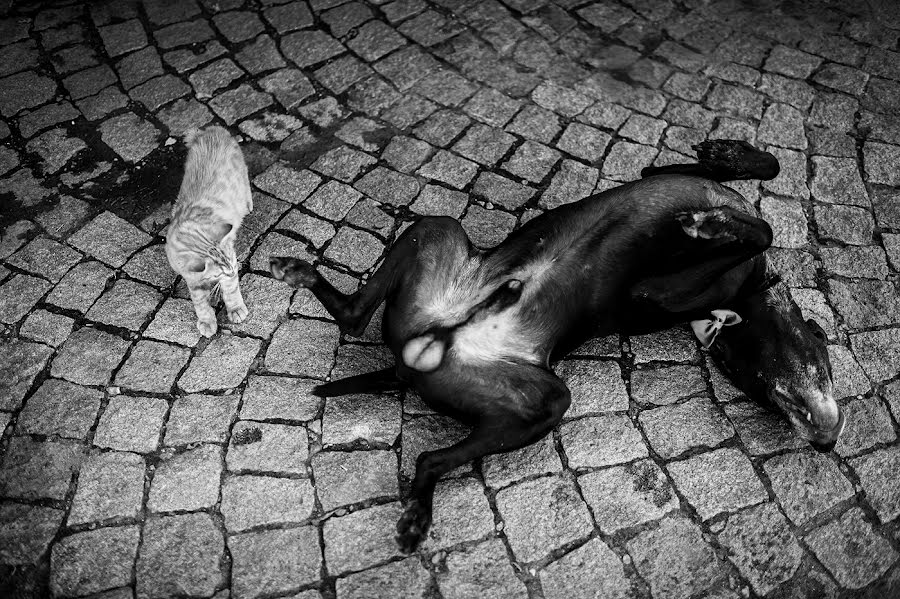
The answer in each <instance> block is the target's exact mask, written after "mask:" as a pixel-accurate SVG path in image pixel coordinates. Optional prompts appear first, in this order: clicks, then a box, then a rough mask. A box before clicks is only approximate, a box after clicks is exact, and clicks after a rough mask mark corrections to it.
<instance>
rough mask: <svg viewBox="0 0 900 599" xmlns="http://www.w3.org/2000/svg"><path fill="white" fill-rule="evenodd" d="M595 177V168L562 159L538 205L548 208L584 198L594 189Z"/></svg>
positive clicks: (596, 174)
mask: <svg viewBox="0 0 900 599" xmlns="http://www.w3.org/2000/svg"><path fill="white" fill-rule="evenodd" d="M597 178H598V171H597V169H595V168H593V167H590V166H585V165H583V164H581V163H580V162H576V161H574V160H567V159H563V161H562V164H561V165H560V168H559V170H558V171H557V172H556V174H555V175H554V176H553V179H552V180H551V181H550V185H549V186H548V187H547V189H546V191H544V193H543V194H542V195H541V199H540V201H539V202H538V205H539V206H540V207H542V208H547V209H550V208H556V207H558V206H561V205H563V204H568V203H571V202H577V201H578V200H581V199H583V198H586V197H588V196H589V195H591V193H592V192H593V191H594V185H595V184H596V182H597Z"/></svg>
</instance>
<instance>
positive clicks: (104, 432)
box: [94, 395, 169, 453]
mask: <svg viewBox="0 0 900 599" xmlns="http://www.w3.org/2000/svg"><path fill="white" fill-rule="evenodd" d="M168 410H169V404H168V403H167V402H166V401H165V400H163V399H159V398H154V397H130V396H127V395H117V396H115V397H112V398H111V399H110V400H109V403H108V404H107V406H106V409H105V410H104V411H103V414H102V415H101V416H100V420H99V422H98V424H97V430H96V432H95V433H94V445H95V446H97V447H105V448H109V449H116V450H119V451H133V452H136V453H150V452H152V451H154V450H155V449H156V447H157V445H158V444H159V436H160V432H161V431H162V427H163V421H164V419H165V416H166V413H167V412H168Z"/></svg>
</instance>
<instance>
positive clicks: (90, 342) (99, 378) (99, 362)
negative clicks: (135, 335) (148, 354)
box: [50, 327, 130, 385]
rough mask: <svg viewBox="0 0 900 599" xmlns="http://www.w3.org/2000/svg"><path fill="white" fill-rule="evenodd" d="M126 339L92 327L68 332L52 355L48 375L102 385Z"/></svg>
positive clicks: (124, 347)
mask: <svg viewBox="0 0 900 599" xmlns="http://www.w3.org/2000/svg"><path fill="white" fill-rule="evenodd" d="M129 345H130V343H129V342H128V341H126V340H124V339H122V338H120V337H117V336H115V335H111V334H109V333H106V332H104V331H100V330H98V329H95V328H92V327H83V328H80V329H78V330H77V331H75V332H74V333H72V335H70V336H69V338H68V339H67V340H66V342H65V343H63V345H62V347H60V348H59V351H58V353H57V354H56V357H55V358H54V359H53V366H52V367H51V370H50V374H51V376H54V377H58V378H63V379H66V380H69V381H72V382H73V383H79V384H82V385H105V384H107V383H108V382H109V380H110V378H111V376H112V372H113V370H115V368H116V367H117V366H118V365H119V363H120V362H121V361H122V358H123V357H125V352H126V351H128V347H129Z"/></svg>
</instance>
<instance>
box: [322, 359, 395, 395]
mask: <svg viewBox="0 0 900 599" xmlns="http://www.w3.org/2000/svg"><path fill="white" fill-rule="evenodd" d="M404 387H405V385H404V384H403V381H401V380H400V378H399V377H398V376H397V368H396V367H395V366H391V367H390V368H384V369H383V370H375V371H374V372H366V373H365V374H357V375H356V376H348V377H347V378H344V379H339V380H337V381H332V382H330V383H324V384H322V385H316V386H315V387H313V390H312V392H313V395H317V396H319V397H337V396H338V395H349V394H351V393H382V392H384V391H398V390H400V389H403V388H404Z"/></svg>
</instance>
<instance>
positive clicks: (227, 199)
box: [166, 127, 253, 337]
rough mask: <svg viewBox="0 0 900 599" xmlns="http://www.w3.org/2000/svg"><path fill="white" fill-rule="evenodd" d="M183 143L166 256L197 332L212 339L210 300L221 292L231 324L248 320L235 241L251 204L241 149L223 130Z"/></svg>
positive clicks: (209, 130)
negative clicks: (178, 279)
mask: <svg viewBox="0 0 900 599" xmlns="http://www.w3.org/2000/svg"><path fill="white" fill-rule="evenodd" d="M185 142H186V143H187V146H188V148H189V149H188V155H187V161H186V162H185V166H184V179H183V180H182V182H181V189H180V190H179V192H178V201H176V202H175V208H174V209H173V210H172V221H171V223H170V224H169V229H168V232H167V234H166V256H167V257H168V258H169V264H171V265H172V268H173V269H174V270H175V272H177V273H178V274H179V275H181V276H182V277H183V278H184V280H185V282H186V283H187V286H188V289H189V290H190V292H191V300H192V301H193V303H194V309H195V310H196V312H197V329H199V331H200V333H201V334H203V335H204V336H206V337H211V336H212V335H213V334H214V333H215V332H216V329H217V328H218V327H217V324H216V314H215V311H214V310H213V308H212V306H211V305H210V297H211V295H212V296H215V293H216V292H218V291H220V292H221V294H222V299H223V300H224V301H225V307H226V309H227V310H228V318H229V320H231V322H241V321H243V320H244V318H246V317H247V314H248V310H247V306H246V305H245V304H244V298H243V297H242V296H241V290H240V287H239V281H238V263H237V257H236V256H235V252H234V240H235V237H236V236H237V232H238V229H239V228H240V226H241V222H242V221H243V220H244V217H245V216H247V214H249V213H250V211H251V210H253V198H252V196H251V194H250V180H249V178H248V176H247V165H246V163H245V162H244V156H243V154H242V153H241V148H240V146H238V144H237V141H235V140H234V138H232V137H231V135H229V134H228V132H227V131H226V130H225V129H223V128H222V127H208V128H207V129H204V130H203V131H200V132H196V133H192V134H189V135H188V136H187V137H186V138H185Z"/></svg>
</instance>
